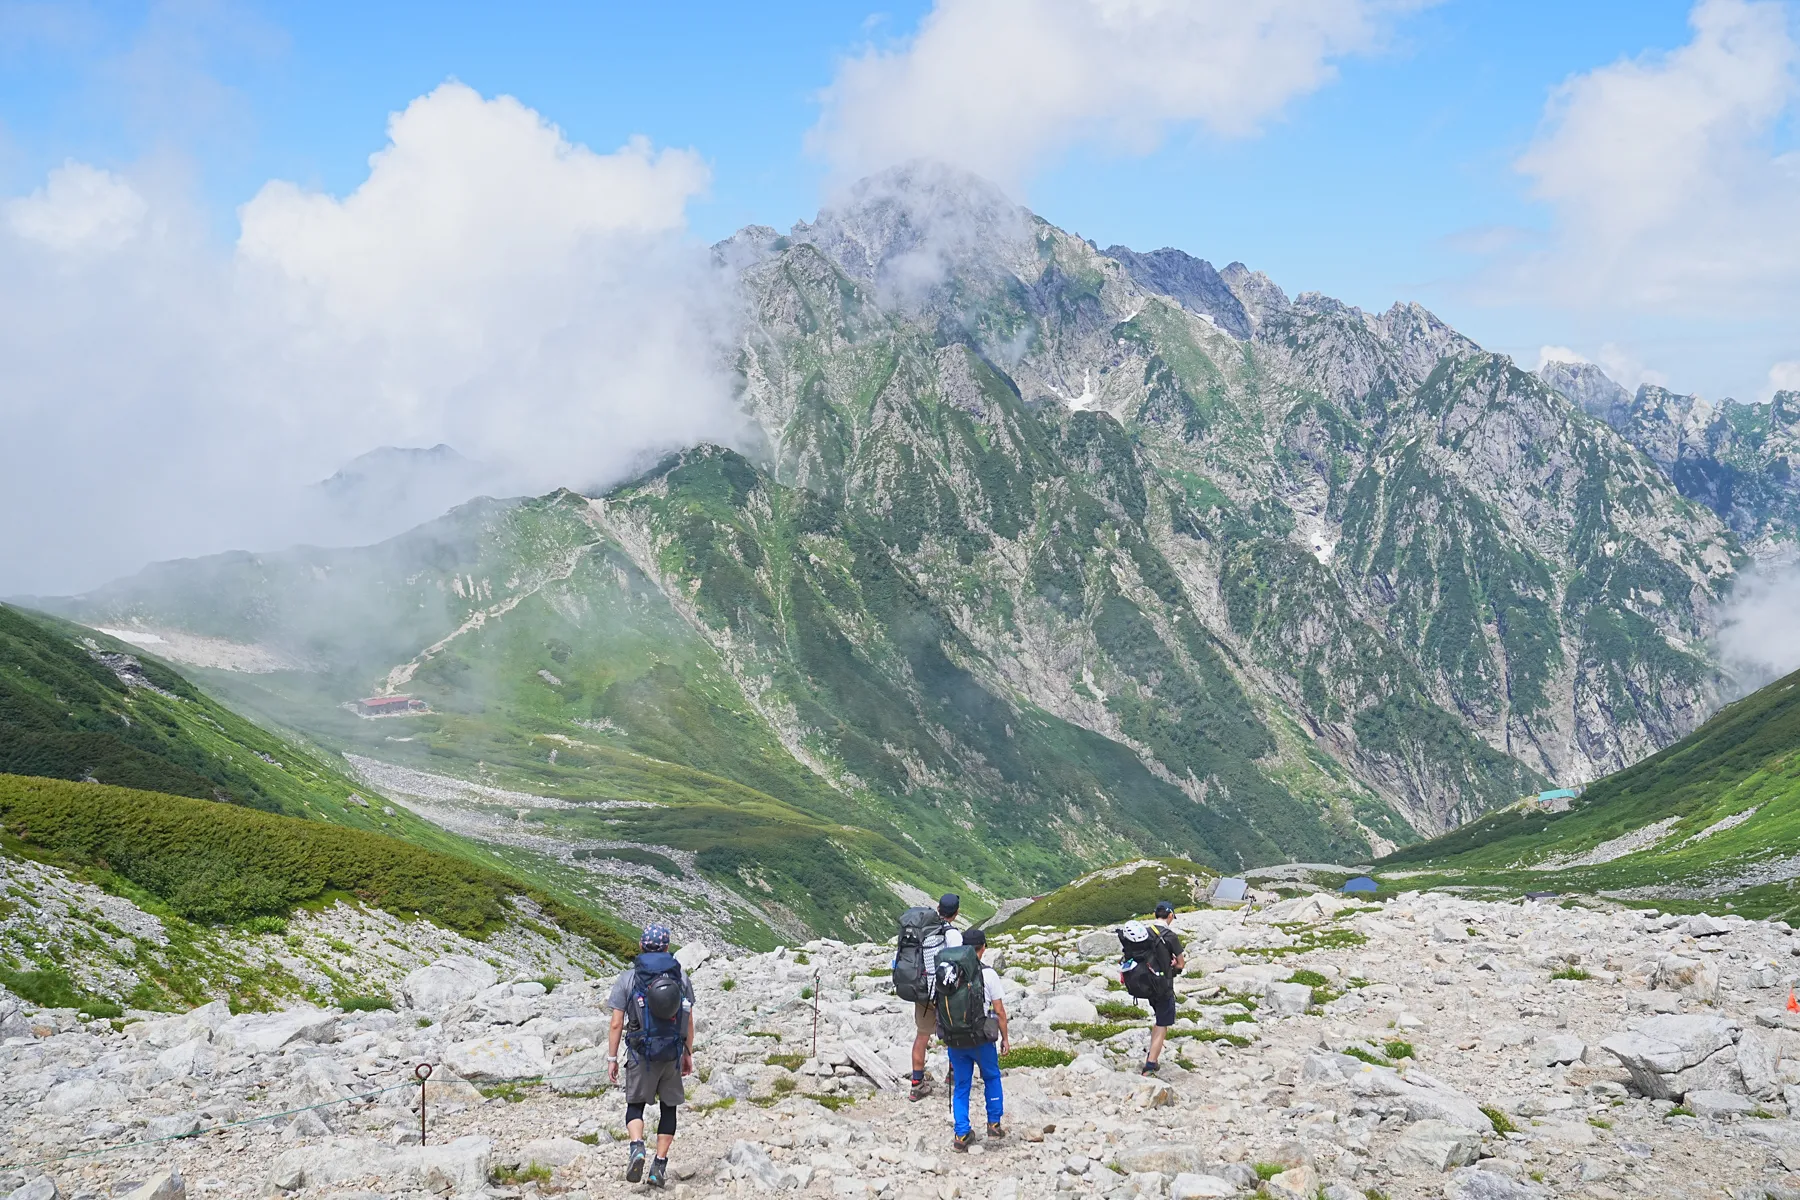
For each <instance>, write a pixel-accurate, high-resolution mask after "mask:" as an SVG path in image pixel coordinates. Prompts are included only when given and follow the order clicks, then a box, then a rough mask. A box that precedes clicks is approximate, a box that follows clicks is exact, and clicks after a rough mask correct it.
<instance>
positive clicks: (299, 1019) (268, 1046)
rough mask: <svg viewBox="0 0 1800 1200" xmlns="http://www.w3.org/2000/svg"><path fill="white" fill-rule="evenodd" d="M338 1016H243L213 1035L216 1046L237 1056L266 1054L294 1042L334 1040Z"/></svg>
mask: <svg viewBox="0 0 1800 1200" xmlns="http://www.w3.org/2000/svg"><path fill="white" fill-rule="evenodd" d="M337 1022H338V1015H337V1014H336V1013H334V1012H325V1011H323V1010H321V1009H316V1008H295V1009H289V1010H288V1011H286V1012H275V1013H243V1014H240V1015H239V1016H235V1017H232V1018H230V1019H229V1020H227V1021H225V1022H224V1023H223V1024H221V1025H220V1026H219V1028H218V1030H217V1032H215V1033H214V1034H213V1038H214V1040H215V1041H217V1042H218V1044H219V1046H220V1047H221V1048H222V1049H225V1050H235V1051H239V1052H241V1053H250V1054H268V1053H270V1052H272V1051H275V1050H280V1049H281V1048H283V1047H284V1046H288V1045H290V1044H292V1043H295V1042H314V1043H318V1042H329V1041H331V1040H332V1039H333V1038H335V1037H336V1036H337Z"/></svg>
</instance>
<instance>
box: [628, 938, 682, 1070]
mask: <svg viewBox="0 0 1800 1200" xmlns="http://www.w3.org/2000/svg"><path fill="white" fill-rule="evenodd" d="M632 967H633V969H634V972H635V973H634V975H633V978H632V981H631V1002H630V1003H631V1007H630V1010H629V1011H630V1013H631V1014H632V1015H633V1016H634V1017H635V1018H636V1022H635V1027H634V1028H632V1029H631V1030H629V1031H628V1032H627V1033H626V1034H625V1044H626V1045H627V1046H629V1047H631V1053H632V1055H633V1056H634V1057H635V1058H636V1059H637V1060H638V1061H639V1062H672V1061H674V1060H675V1059H678V1058H680V1057H681V1052H682V1050H683V1049H685V1048H686V1046H687V1022H686V1021H685V1020H684V1019H683V1017H684V1015H685V1013H686V1011H687V996H686V995H685V994H684V991H683V988H682V986H681V964H680V963H679V962H676V961H675V956H674V955H673V954H663V953H652V954H640V955H638V956H637V961H636V962H634V963H633V964H632Z"/></svg>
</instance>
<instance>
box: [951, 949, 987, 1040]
mask: <svg viewBox="0 0 1800 1200" xmlns="http://www.w3.org/2000/svg"><path fill="white" fill-rule="evenodd" d="M936 978H937V1031H938V1036H939V1037H941V1038H943V1039H944V1045H946V1046H955V1047H956V1048H957V1049H959V1050H972V1049H974V1048H975V1047H976V1046H980V1045H983V1044H985V1043H987V1042H991V1041H993V1040H994V1039H995V1037H997V1036H998V1035H997V1033H996V1032H995V1031H994V1028H993V1026H994V1024H995V1022H994V1021H993V1020H992V1018H990V1017H989V1016H988V1003H987V988H986V987H984V986H983V984H982V982H981V956H980V955H979V954H977V953H976V951H975V948H974V947H973V946H950V947H947V948H945V949H943V950H939V951H938V955H937V970H936Z"/></svg>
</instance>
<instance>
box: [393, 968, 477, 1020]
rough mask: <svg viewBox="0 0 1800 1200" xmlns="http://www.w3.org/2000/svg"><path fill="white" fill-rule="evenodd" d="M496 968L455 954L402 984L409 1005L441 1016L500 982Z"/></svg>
mask: <svg viewBox="0 0 1800 1200" xmlns="http://www.w3.org/2000/svg"><path fill="white" fill-rule="evenodd" d="M499 978H500V976H499V974H498V973H497V972H496V971H495V970H494V968H493V967H491V966H490V965H488V964H487V963H484V962H482V961H481V960H480V959H479V958H471V957H470V956H468V955H466V954H452V955H449V956H448V957H445V958H440V959H438V960H437V961H436V962H434V963H432V964H431V965H430V966H428V967H420V968H419V969H418V970H416V971H414V972H413V973H412V974H410V975H408V976H407V977H406V978H405V979H404V980H402V981H401V983H400V991H401V994H402V995H404V996H405V997H406V1003H407V1005H408V1006H409V1007H411V1008H416V1009H418V1010H419V1011H420V1012H424V1013H441V1012H443V1011H444V1010H445V1009H447V1008H449V1007H450V1006H451V1005H453V1004H461V1003H462V1002H463V1001H465V1000H473V999H474V998H475V997H476V996H479V995H480V994H481V993H482V992H485V991H487V990H488V989H489V988H491V987H493V986H494V984H495V983H496V982H497V981H498V980H499Z"/></svg>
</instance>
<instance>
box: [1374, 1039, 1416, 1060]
mask: <svg viewBox="0 0 1800 1200" xmlns="http://www.w3.org/2000/svg"><path fill="white" fill-rule="evenodd" d="M1381 1052H1382V1053H1383V1054H1385V1055H1387V1056H1388V1057H1389V1058H1391V1059H1393V1060H1394V1061H1395V1062H1398V1061H1400V1060H1401V1059H1403V1058H1411V1057H1413V1044H1412V1043H1411V1042H1400V1041H1394V1042H1389V1043H1388V1044H1387V1045H1385V1046H1383V1047H1382V1048H1381Z"/></svg>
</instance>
